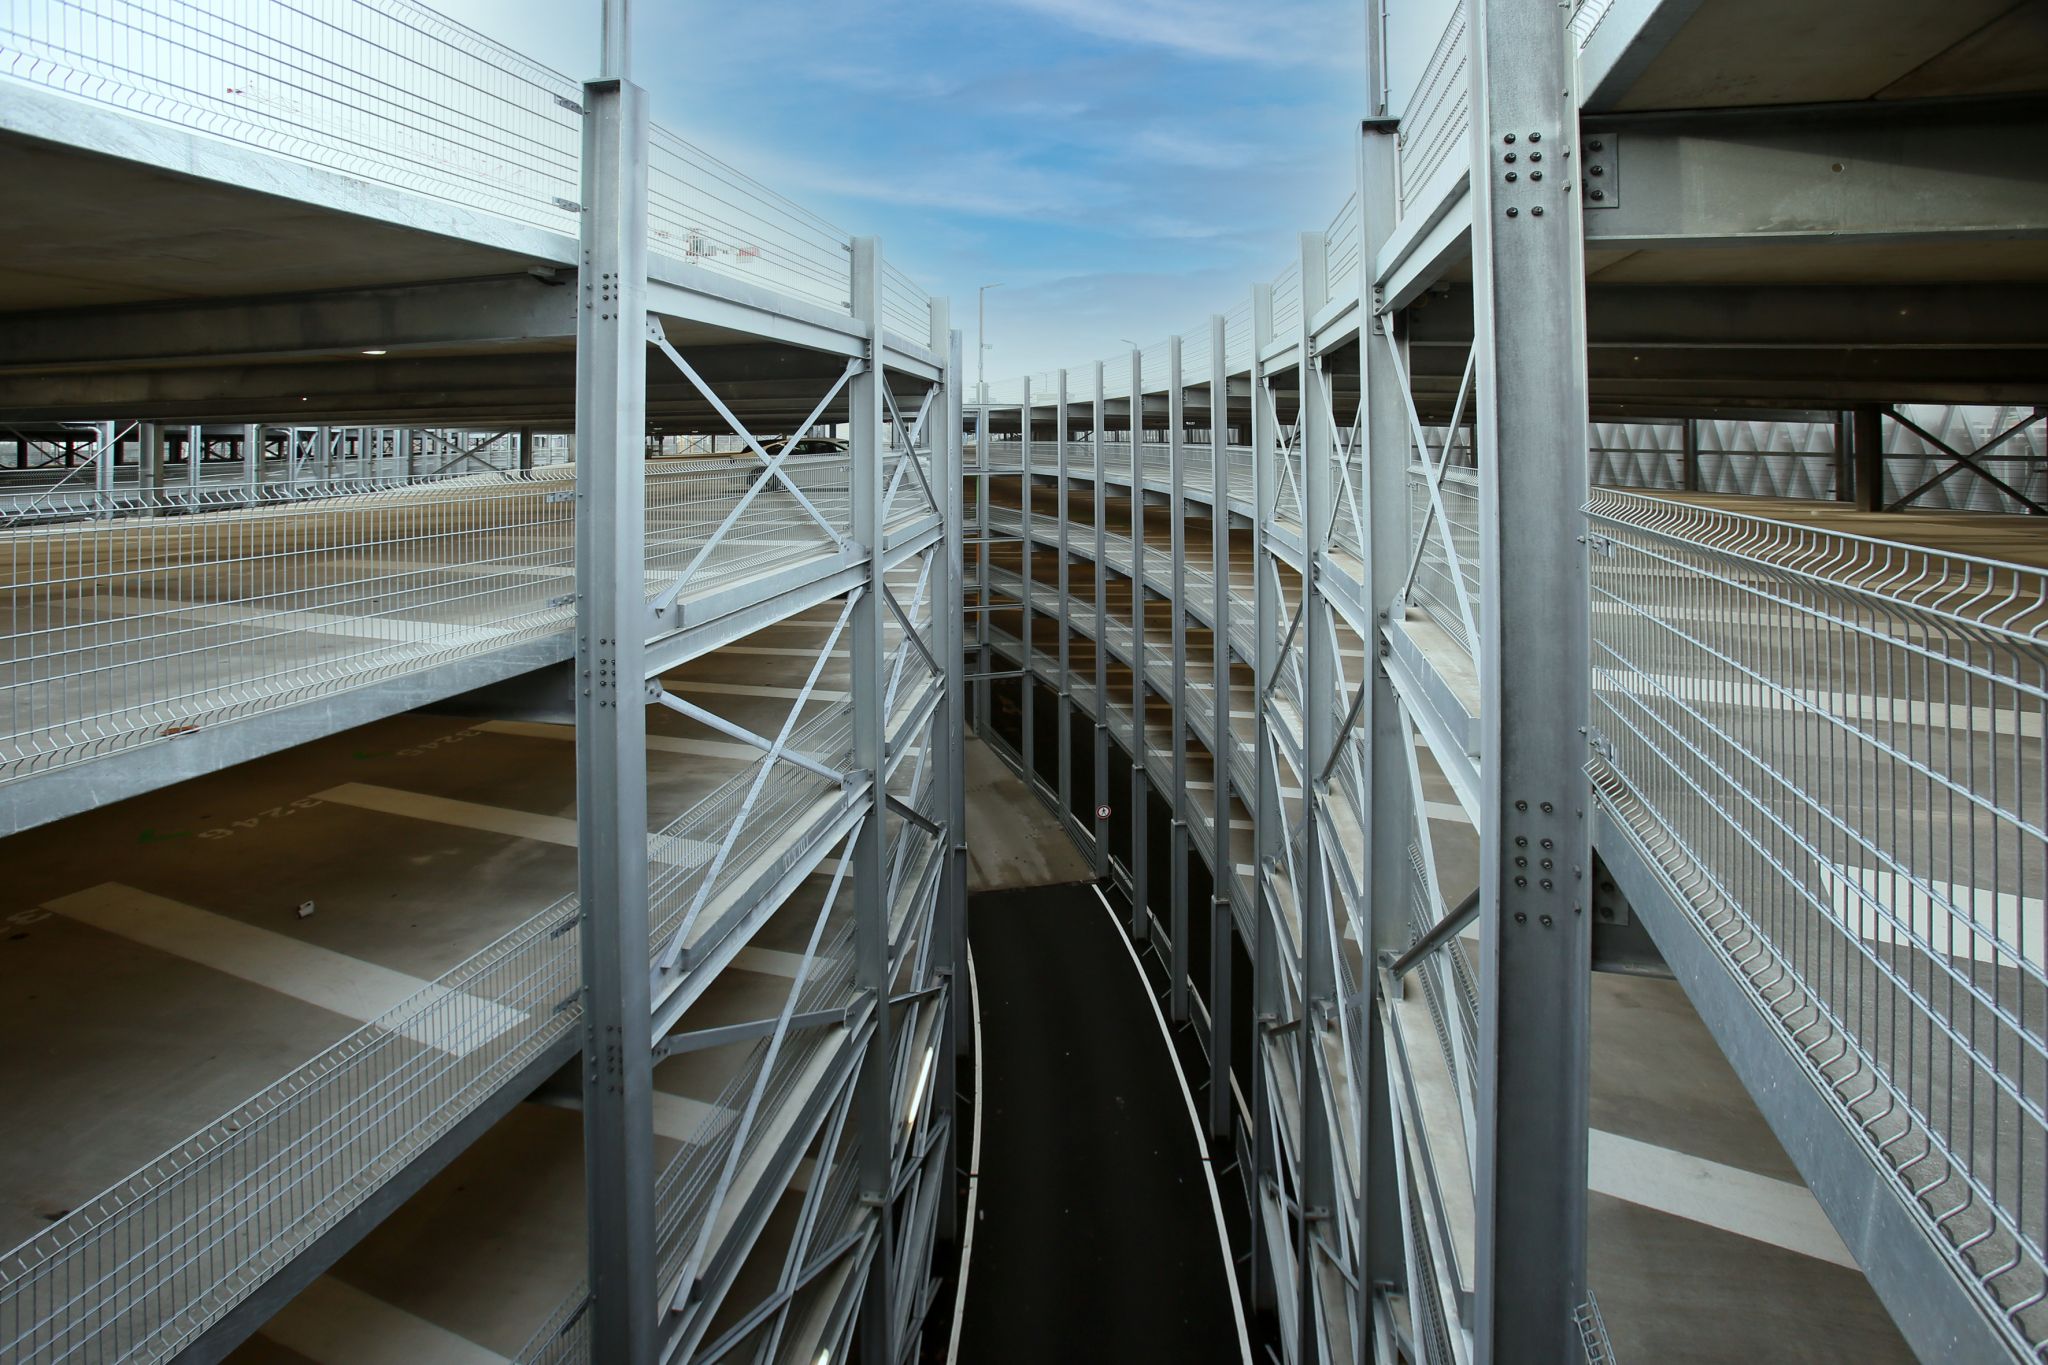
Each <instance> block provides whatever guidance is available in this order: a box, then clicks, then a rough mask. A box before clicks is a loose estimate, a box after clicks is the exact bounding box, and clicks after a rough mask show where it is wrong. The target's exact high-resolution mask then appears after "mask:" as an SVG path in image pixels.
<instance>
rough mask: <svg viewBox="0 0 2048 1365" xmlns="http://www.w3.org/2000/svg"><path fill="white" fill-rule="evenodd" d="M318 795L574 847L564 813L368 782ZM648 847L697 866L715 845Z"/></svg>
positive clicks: (654, 841) (654, 840)
mask: <svg viewBox="0 0 2048 1365" xmlns="http://www.w3.org/2000/svg"><path fill="white" fill-rule="evenodd" d="M314 796H315V797H316V798H317V799H318V800H321V801H331V802H333V803H334V804H335V805H337V806H353V807H355V808H356V809H357V810H370V811H376V812H378V813H379V814H381V815H396V816H400V817H402V818H404V819H408V820H426V821H429V822H431V823H433V824H437V825H454V826H456V827H458V828H460V829H480V830H484V831H486V832H488V833H491V834H509V835H511V836H512V837H513V838H515V839H534V840H537V841H539V842H541V843H546V844H557V845H559V846H561V847H563V848H574V847H576V822H575V821H574V820H573V819H570V818H569V817H567V816H562V815H535V814H534V813H533V812H531V811H523V810H508V809H506V808H505V807H503V806H485V805H480V804H479V803H477V802H475V801H458V800H455V799H454V798H452V797H447V796H429V795H427V794H426V793H424V792H410V791H404V790H402V789H400V788H398V787H380V786H376V785H374V784H372V783H368V782H344V783H342V784H341V785H340V786H339V787H329V788H328V789H327V790H326V791H323V792H315V793H314ZM647 849H648V853H649V854H650V855H651V856H652V857H654V858H657V859H659V860H660V861H662V862H665V863H671V864H673V865H675V866H677V867H696V866H698V865H699V864H700V863H702V862H704V861H705V860H706V859H708V858H709V857H710V856H711V854H712V848H711V845H709V844H707V843H705V842H703V841H702V840H700V839H667V838H663V837H661V836H660V835H654V834H650V835H648V836H647Z"/></svg>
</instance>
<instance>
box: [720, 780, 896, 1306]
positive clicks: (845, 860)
mask: <svg viewBox="0 0 2048 1365" xmlns="http://www.w3.org/2000/svg"><path fill="white" fill-rule="evenodd" d="M865 823H867V817H866V816H862V817H861V822H860V824H857V825H855V826H854V829H853V833H851V834H849V835H848V836H847V842H846V849H847V852H848V853H849V854H851V852H852V849H853V846H854V844H855V843H856V842H857V841H858V840H859V837H860V825H861V824H865ZM853 861H854V860H853V858H852V857H851V856H848V857H842V858H841V859H840V860H839V866H838V867H837V868H836V869H834V870H833V873H832V886H831V888H830V889H829V890H827V891H826V892H825V903H824V905H822V906H821V907H819V909H818V917H817V918H816V919H815V920H813V921H812V922H811V937H810V941H809V942H807V943H806V944H804V955H803V960H802V961H800V962H799V963H797V968H796V977H795V979H794V980H792V981H791V982H790V983H789V996H788V998H787V999H786V1000H785V1001H784V1002H783V1005H782V1009H781V1011H780V1013H779V1014H778V1015H777V1016H776V1020H775V1032H774V1034H773V1035H772V1036H771V1037H770V1038H769V1040H768V1052H767V1055H766V1056H764V1057H762V1059H761V1065H760V1071H759V1074H758V1075H756V1076H755V1078H754V1084H753V1085H752V1086H750V1087H749V1088H748V1092H747V1107H746V1108H745V1109H744V1110H743V1111H741V1113H740V1121H739V1125H738V1127H737V1128H736V1129H735V1130H734V1132H733V1139H732V1142H731V1143H730V1144H728V1146H727V1148H726V1153H725V1161H724V1162H723V1164H722V1167H721V1169H720V1171H719V1176H718V1185H717V1188H716V1189H715V1190H714V1192H713V1193H712V1196H711V1200H710V1202H709V1203H707V1204H706V1205H705V1206H704V1207H705V1208H706V1210H708V1211H709V1212H707V1213H706V1216H705V1218H704V1223H703V1226H702V1227H701V1228H700V1229H699V1230H698V1232H697V1241H696V1244H695V1245H694V1246H693V1247H692V1248H691V1250H690V1257H689V1260H687V1261H686V1262H684V1270H683V1273H682V1276H681V1281H682V1284H683V1286H684V1288H683V1289H682V1290H680V1291H679V1292H680V1293H687V1292H688V1286H690V1285H691V1284H693V1283H694V1282H695V1281H696V1278H697V1273H698V1270H699V1269H700V1268H701V1267H702V1266H703V1264H704V1256H705V1253H706V1251H707V1250H709V1248H710V1245H711V1233H712V1230H713V1228H714V1227H715V1226H716V1225H717V1222H718V1219H717V1217H716V1216H715V1214H716V1210H717V1209H718V1207H719V1206H720V1205H721V1204H723V1203H724V1202H725V1196H726V1194H727V1193H728V1192H729V1191H730V1190H731V1189H732V1182H733V1178H734V1177H735V1176H736V1175H737V1174H738V1173H739V1167H740V1158H741V1157H742V1156H744V1155H745V1154H746V1146H747V1137H748V1135H749V1134H750V1133H752V1132H753V1129H754V1120H755V1118H756V1117H757V1116H758V1115H759V1114H760V1112H761V1097H762V1096H763V1095H765V1094H766V1093H767V1091H768V1082H769V1080H770V1079H771V1078H772V1077H773V1076H774V1074H775V1061H776V1058H777V1057H779V1056H780V1055H781V1053H782V1044H783V1041H784V1039H786V1038H787V1037H788V1036H789V1028H790V1020H791V1016H793V1015H794V1014H795V1013H796V1007H797V1002H798V1001H799V1000H801V999H802V998H803V989H804V982H805V981H806V980H807V979H809V977H810V974H811V963H812V962H813V961H814V960H815V959H816V957H817V955H818V941H819V940H820V939H821V938H823V937H824V936H825V922H826V921H827V920H828V919H830V918H831V917H832V907H833V906H834V905H835V904H837V903H838V900H839V888H840V886H841V885H842V884H843V883H844V882H845V880H846V870H847V869H848V868H849V867H851V866H853Z"/></svg>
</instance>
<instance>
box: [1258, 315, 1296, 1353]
mask: <svg viewBox="0 0 2048 1365" xmlns="http://www.w3.org/2000/svg"><path fill="white" fill-rule="evenodd" d="M1272 340H1273V287H1272V286H1271V285H1266V284H1260V285H1254V286H1252V359H1251V397H1252V422H1251V427H1252V429H1251V438H1252V484H1253V490H1254V491H1253V514H1252V583H1253V586H1252V640H1253V661H1252V696H1253V701H1254V717H1255V728H1254V732H1253V741H1252V742H1253V761H1254V765H1255V776H1254V781H1255V784H1256V792H1255V795H1254V801H1253V809H1252V863H1253V869H1254V871H1253V875H1252V895H1253V897H1254V899H1253V903H1252V905H1251V906H1250V907H1249V909H1250V911H1251V914H1252V924H1253V928H1252V997H1253V998H1252V1012H1253V1018H1252V1021H1251V1022H1252V1027H1253V1029H1254V1039H1255V1043H1256V1050H1255V1053H1254V1057H1255V1065H1254V1067H1253V1072H1252V1134H1253V1136H1252V1141H1253V1151H1252V1190H1253V1200H1254V1215H1255V1216H1254V1217H1253V1219H1252V1226H1253V1229H1254V1233H1253V1235H1254V1238H1255V1240H1256V1241H1257V1243H1258V1245H1259V1247H1260V1248H1261V1249H1262V1250H1263V1255H1261V1254H1254V1255H1253V1257H1252V1292H1251V1299H1252V1304H1253V1306H1254V1307H1255V1308H1257V1309H1258V1310H1260V1311H1263V1312H1278V1311H1279V1309H1280V1305H1279V1304H1278V1303H1277V1301H1276V1300H1277V1296H1278V1289H1277V1278H1278V1277H1277V1273H1276V1269H1275V1266H1276V1264H1277V1262H1278V1261H1279V1259H1280V1258H1281V1257H1283V1256H1289V1255H1291V1252H1290V1250H1289V1248H1287V1247H1285V1246H1276V1245H1274V1244H1273V1241H1272V1239H1271V1237H1270V1235H1269V1230H1268V1227H1267V1224H1266V1220H1265V1218H1264V1216H1263V1204H1264V1202H1265V1201H1266V1200H1267V1199H1269V1198H1274V1197H1276V1196H1277V1187H1278V1184H1279V1180H1280V1172H1279V1166H1280V1163H1281V1162H1282V1161H1283V1160H1284V1159H1285V1153H1284V1152H1283V1151H1282V1150H1281V1149H1280V1148H1279V1146H1278V1145H1277V1144H1276V1143H1275V1142H1274V1140H1273V1120H1272V1108H1273V1104H1274V1102H1275V1101H1274V1095H1273V1086H1272V1084H1271V1082H1270V1080H1269V1079H1268V1075H1269V1071H1270V1068H1271V1065H1272V1049H1271V1048H1269V1046H1268V1043H1267V1037H1268V1035H1269V1032H1270V1030H1271V1029H1272V1028H1273V1026H1274V1025H1275V1024H1277V1023H1278V1022H1279V1021H1280V1017H1281V1014H1282V1013H1283V1012H1284V1010H1285V1007H1286V1000H1285V994H1284V991H1283V989H1282V983H1281V976H1280V962H1279V951H1280V948H1279V936H1278V935H1277V934H1276V933H1275V932H1274V916H1275V914H1276V913H1277V907H1276V906H1274V905H1273V903H1272V898H1273V891H1272V875H1273V869H1274V866H1275V859H1276V858H1277V856H1278V853H1279V850H1280V841H1281V838H1282V837H1283V833H1284V831H1283V828H1282V826H1283V821H1284V816H1283V813H1282V810H1281V806H1280V789H1279V784H1278V783H1277V782H1275V781H1274V780H1273V759H1274V752H1273V731H1272V720H1271V717H1270V715H1269V714H1268V711H1267V707H1266V704H1265V701H1264V698H1265V695H1266V690H1267V689H1268V688H1269V687H1271V686H1272V684H1273V679H1274V677H1275V676H1276V675H1277V673H1278V671H1279V667H1280V650H1279V644H1280V639H1279V621H1280V608H1281V603H1280V598H1279V593H1278V583H1277V582H1276V580H1275V579H1274V576H1273V573H1272V567H1273V566H1272V562H1271V555H1272V545H1271V543H1270V537H1269V531H1270V528H1271V526H1272V521H1273V511H1274V507H1275V504H1276V503H1277V502H1278V501H1279V489H1280V484H1279V473H1280V471H1279V467H1278V464H1277V463H1276V459H1277V456H1278V450H1279V439H1280V433H1279V422H1278V418H1277V416H1276V414H1275V413H1274V411H1273V405H1272V403H1271V401H1270V400H1269V398H1268V396H1267V394H1266V392H1265V387H1266V382H1267V374H1266V366H1265V362H1264V361H1262V360H1260V359H1259V356H1260V354H1261V353H1262V352H1263V351H1264V350H1265V348H1266V346H1267V345H1268V344H1269V343H1270V342H1271V341H1272ZM1283 1330H1284V1329H1283Z"/></svg>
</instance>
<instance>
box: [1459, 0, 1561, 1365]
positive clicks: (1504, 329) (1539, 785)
mask: <svg viewBox="0 0 2048 1365" xmlns="http://www.w3.org/2000/svg"><path fill="white" fill-rule="evenodd" d="M1472 3H1473V11H1472V12H1473V24H1472V34H1473V49H1472V50H1473V62H1472V73H1473V75H1472V82H1473V83H1472V103H1473V108H1474V110H1475V113H1476V115H1477V117H1476V118H1475V120H1474V126H1473V166H1472V199H1473V207H1472V266H1473V330H1474V337H1475V341H1474V346H1475V355H1476V368H1475V379H1474V384H1475V389H1474V392H1475V398H1476V404H1475V407H1474V416H1475V419H1476V422H1477V429H1476V437H1477V447H1478V451H1479V460H1480V464H1479V566H1480V601H1481V607H1482V619H1481V621H1480V630H1479V635H1480V642H1479V658H1478V664H1479V679H1480V703H1479V714H1480V723H1481V732H1482V739H1481V755H1480V814H1481V817H1482V819H1481V829H1480V874H1479V875H1480V881H1479V906H1480V1004H1479V1052H1480V1066H1479V1096H1478V1100H1479V1103H1478V1129H1479V1131H1478V1148H1479V1150H1478V1152H1477V1154H1476V1155H1477V1158H1478V1159H1477V1179H1476V1184H1477V1190H1476V1194H1477V1222H1478V1239H1477V1247H1476V1253H1475V1254H1476V1266H1475V1273H1476V1275H1477V1283H1478V1286H1479V1289H1478V1295H1477V1299H1476V1304H1475V1307H1474V1318H1473V1324H1472V1328H1473V1343H1474V1359H1475V1361H1477V1362H1480V1365H1485V1363H1486V1362H1492V1361H1508V1360H1512V1361H1517V1362H1520V1361H1531V1362H1535V1361H1566V1360H1572V1359H1576V1358H1577V1357H1578V1353H1579V1352H1580V1349H1581V1348H1580V1345H1579V1341H1578V1336H1577V1332H1576V1329H1575V1328H1574V1325H1573V1321H1572V1316H1573V1313H1574V1312H1575V1311H1576V1310H1577V1308H1578V1307H1579V1305H1580V1303H1581V1302H1582V1301H1583V1300H1584V1298H1585V1293H1586V1281H1585V1274H1586V1071H1587V1060H1586V1048H1587V998H1588V989H1589V985H1588V962H1589V957H1590V943H1589V919H1588V916H1587V914H1586V901H1587V899H1588V897H1587V894H1586V869H1587V863H1588V859H1589V856H1590V846H1589V840H1588V825H1587V804H1588V788H1587V781H1586V776H1585V771H1584V769H1585V763H1586V756H1587V749H1586V734H1585V730H1586V725H1587V723H1588V722H1587V686H1588V676H1589V675H1588V671H1587V670H1588V660H1589V655H1588V643H1587V636H1588V628H1587V620H1588V608H1587V576H1586V547H1585V544H1584V536H1583V530H1584V527H1585V518H1584V516H1583V514H1582V511H1581V508H1582V506H1583V504H1584V501H1585V496H1586V412H1587V402H1586V358H1585V344H1586V331H1585V280H1584V261H1583V244H1582V241H1581V229H1580V208H1579V195H1578V191H1577V190H1576V189H1575V188H1574V186H1573V177H1572V173H1571V172H1572V163H1571V162H1570V161H1569V160H1568V159H1566V158H1565V156H1564V155H1563V153H1564V152H1565V151H1566V150H1567V149H1569V148H1571V146H1572V145H1573V142H1574V141H1575V138H1576V134H1577V120H1576V117H1575V109H1574V105H1573V101H1572V98H1571V95H1570V88H1571V85H1572V80H1573V68H1574V52H1573V49H1572V46H1571V43H1570V41H1569V39H1570V28H1569V26H1568V25H1567V24H1566V22H1565V17H1564V14H1563V12H1562V11H1560V10H1559V9H1558V7H1557V6H1556V5H1555V4H1553V3H1550V0H1472ZM1546 171H1547V172H1548V174H1547V175H1544V172H1546ZM1517 172H1519V175H1517ZM1539 176H1542V178H1541V179H1539V178H1538V177H1539ZM1511 177H1512V178H1511ZM1509 669H1512V670H1513V680H1512V683H1510V681H1509V677H1508V670H1509Z"/></svg>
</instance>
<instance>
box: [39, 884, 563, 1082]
mask: <svg viewBox="0 0 2048 1365" xmlns="http://www.w3.org/2000/svg"><path fill="white" fill-rule="evenodd" d="M44 908H45V909H48V910H52V911H55V912H56V913H57V914H60V915H63V916H64V917H65V918H66V919H72V920H76V921H78V922H79V923H81V924H88V925H91V926H92V927H93V928H95V929H98V930H101V931H102V932H104V933H109V934H114V935H117V936H119V937H121V938H125V939H127V940H129V941H130V942H132V943H140V944H142V945H143V946H144V947H148V948H154V949H156V950H157V951H158V952H162V953H169V954H170V955H171V956H173V957H180V958H183V959H185V960H186V961H187V962H196V963H198V964H199V965H200V966H202V967H210V968H212V969H213V970H215V971H218V972H224V973H226V974H227V975H229V976H233V977H237V978H239V979H241V980H243V981H248V982H252V983H254V984H255V985H258V986H262V987H265V988H266V989H268V990H273V991H276V992H278V993H279V994H280V995H289V996H291V997H292V998H294V999H296V1000H303V1001H305V1002H306V1003H307V1004H309V1005H317V1006H319V1007H320V1008H321V1009H324V1010H330V1011H332V1012H333V1013H335V1014H339V1015H342V1016H344V1017H345V1018H349V1019H354V1020H357V1021H358V1022H360V1023H365V1024H367V1023H370V1022H372V1021H375V1020H377V1019H379V1018H380V1017H382V1016H383V1015H384V1014H385V1013H387V1012H388V1011H390V1010H392V1009H395V1008H396V1007H397V1006H399V1005H400V1004H403V1003H405V1002H406V1001H408V1000H411V1001H412V1002H413V1005H414V1008H413V1009H411V1010H410V1011H408V1013H407V1015H406V1016H405V1018H404V1019H402V1020H399V1021H396V1022H397V1023H398V1027H397V1029H396V1031H397V1032H398V1033H400V1034H402V1035H403V1036H405V1037H407V1038H410V1039H412V1040H413V1041H414V1042H418V1043H425V1044H426V1045H427V1046H429V1047H434V1048H439V1049H441V1050H442V1051H443V1052H449V1053H453V1054H454V1055H456V1056H458V1057H460V1056H463V1055H465V1054H466V1053H468V1052H470V1051H472V1050H474V1049H475V1048H478V1047H481V1046H483V1045H484V1044H485V1043H487V1042H489V1041H490V1040H491V1039H493V1038H495V1037H497V1036H498V1035H499V1034H501V1033H504V1032H505V1031H506V1030H507V1029H510V1028H513V1027H514V1026H516V1025H519V1024H522V1023H524V1022H525V1019H526V1016H525V1015H523V1014H521V1013H520V1012H519V1011H518V1010H515V1009H508V1008H507V1007H505V1006H503V1005H500V1004H498V1003H496V1002H495V1001H490V1000H483V999H479V998H478V997H476V996H471V995H464V994H463V993H462V992H460V991H454V990H449V989H448V988H447V987H445V986H437V985H435V984H434V983H432V982H430V981H424V980H422V979H421V978H419V977H416V976H410V975H407V974H406V973H404V972H399V971H393V970H392V969H391V968H389V967H380V966H378V965H377V964H375V963H373V962H365V961H363V960H362V959H361V958H358V957H351V956H349V955H348V954H347V953H338V952H335V951H334V950H333V949H331V948H323V947H320V946H319V945H317V944H312V943H304V942H301V941H300V940H298V939H296V938H292V937H290V936H289V935H286V934H279V933H273V932H272V931H270V930H268V929H259V928H256V927H255V926H254V925H250V924H244V923H242V922H241V921H240V920H236V919H230V918H229V917H228V916H226V915H218V914H215V913H214V912H212V911H211V910H202V909H199V908H198V907H196V906H191V905H186V904H184V903H183V902H180V901H174V900H171V899H169V898H167V897H164V896H158V895H154V894H152V893H150V892H147V891H143V890H139V889H137V888H136V887H132V886H124V885H123V884H121V883H120V882H103V883H101V884H100V885H98V886H95V887H92V888H91V889H89V890H86V891H80V892H77V893H76V894H74V895H69V896H59V897H58V898H56V899H55V900H52V901H46V902H45V903H44ZM415 996H417V997H419V998H418V999H416V1000H415V999H414V997H415Z"/></svg>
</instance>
